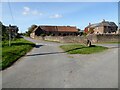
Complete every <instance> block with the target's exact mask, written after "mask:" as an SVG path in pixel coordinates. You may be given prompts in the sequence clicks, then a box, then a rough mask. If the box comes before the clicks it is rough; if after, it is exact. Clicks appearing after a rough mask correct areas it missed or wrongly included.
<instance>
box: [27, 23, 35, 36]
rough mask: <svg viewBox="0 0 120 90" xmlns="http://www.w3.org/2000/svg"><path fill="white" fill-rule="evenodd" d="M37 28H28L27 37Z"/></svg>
mask: <svg viewBox="0 0 120 90" xmlns="http://www.w3.org/2000/svg"><path fill="white" fill-rule="evenodd" d="M36 27H37V25H31V27H29V28H28V31H27V35H28V36H30V33H32V31H33V30H34V29H35V28H36Z"/></svg>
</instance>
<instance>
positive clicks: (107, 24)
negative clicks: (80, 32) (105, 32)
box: [87, 20, 117, 28]
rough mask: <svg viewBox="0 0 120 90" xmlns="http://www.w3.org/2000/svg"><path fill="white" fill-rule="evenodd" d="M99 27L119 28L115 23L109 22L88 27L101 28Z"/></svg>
mask: <svg viewBox="0 0 120 90" xmlns="http://www.w3.org/2000/svg"><path fill="white" fill-rule="evenodd" d="M99 26H113V27H117V25H116V24H115V23H114V22H109V21H105V20H104V21H102V22H100V23H95V24H91V25H88V26H87V27H93V28H95V27H99Z"/></svg>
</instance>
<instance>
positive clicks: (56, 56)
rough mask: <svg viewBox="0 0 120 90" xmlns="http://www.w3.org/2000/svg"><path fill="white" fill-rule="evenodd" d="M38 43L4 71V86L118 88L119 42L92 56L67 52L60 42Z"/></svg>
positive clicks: (36, 41) (107, 45) (37, 41)
mask: <svg viewBox="0 0 120 90" xmlns="http://www.w3.org/2000/svg"><path fill="white" fill-rule="evenodd" d="M25 39H27V40H29V41H32V42H34V43H36V47H35V48H33V49H32V50H31V51H30V52H29V53H27V54H26V55H25V56H24V57H22V58H20V59H19V60H18V61H17V62H15V63H14V64H13V65H12V66H11V67H9V68H7V69H6V70H3V71H2V72H0V73H2V88H118V45H116V44H110V45H109V44H105V45H103V44H102V46H106V47H110V49H108V50H106V51H104V52H100V53H96V54H90V55H82V54H75V55H70V54H66V53H64V52H63V50H61V49H60V48H59V46H60V45H61V44H60V43H55V42H44V41H39V40H33V39H30V38H25Z"/></svg>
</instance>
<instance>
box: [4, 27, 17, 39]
mask: <svg viewBox="0 0 120 90" xmlns="http://www.w3.org/2000/svg"><path fill="white" fill-rule="evenodd" d="M6 30H7V31H8V33H9V34H11V38H14V37H16V36H17V35H18V31H19V29H18V27H17V26H11V25H9V26H6Z"/></svg>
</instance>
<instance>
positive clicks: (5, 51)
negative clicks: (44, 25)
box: [0, 38, 35, 69]
mask: <svg viewBox="0 0 120 90" xmlns="http://www.w3.org/2000/svg"><path fill="white" fill-rule="evenodd" d="M34 46H35V44H34V43H32V42H29V41H27V40H25V39H23V38H20V39H16V40H14V41H11V46H9V43H8V41H2V60H1V61H0V67H1V69H5V68H7V67H8V66H10V65H12V64H13V63H14V62H15V61H16V60H17V59H19V58H20V57H21V56H23V55H25V54H26V53H27V52H28V51H30V50H31V49H32V48H33V47H34Z"/></svg>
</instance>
